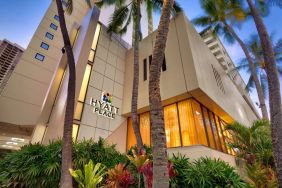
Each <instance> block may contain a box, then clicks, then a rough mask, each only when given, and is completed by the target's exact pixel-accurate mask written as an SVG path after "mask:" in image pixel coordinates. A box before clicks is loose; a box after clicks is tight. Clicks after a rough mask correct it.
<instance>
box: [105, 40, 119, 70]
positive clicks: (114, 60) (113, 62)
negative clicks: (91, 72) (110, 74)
mask: <svg viewBox="0 0 282 188" xmlns="http://www.w3.org/2000/svg"><path fill="white" fill-rule="evenodd" d="M110 44H113V42H111V43H110ZM107 63H109V64H111V65H112V66H114V67H116V65H117V56H116V55H115V53H114V52H108V58H107Z"/></svg>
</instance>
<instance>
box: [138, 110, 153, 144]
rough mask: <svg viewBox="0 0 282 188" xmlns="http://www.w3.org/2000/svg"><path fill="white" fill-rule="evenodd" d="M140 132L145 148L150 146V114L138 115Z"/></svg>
mask: <svg viewBox="0 0 282 188" xmlns="http://www.w3.org/2000/svg"><path fill="white" fill-rule="evenodd" d="M140 132H141V137H142V141H143V143H144V144H146V145H147V146H150V144H151V139H150V113H149V112H147V113H144V114H141V115H140Z"/></svg>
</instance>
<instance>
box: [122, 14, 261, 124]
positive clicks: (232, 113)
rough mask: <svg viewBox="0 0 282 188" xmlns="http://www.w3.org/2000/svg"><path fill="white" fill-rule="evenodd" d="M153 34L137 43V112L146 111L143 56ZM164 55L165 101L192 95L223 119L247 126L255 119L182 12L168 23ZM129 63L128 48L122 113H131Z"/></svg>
mask: <svg viewBox="0 0 282 188" xmlns="http://www.w3.org/2000/svg"><path fill="white" fill-rule="evenodd" d="M155 35H156V32H154V33H153V34H152V35H150V36H148V37H146V38H145V39H144V40H143V41H141V42H140V59H139V61H140V66H139V77H140V83H139V97H138V108H139V111H140V112H141V111H147V110H149V109H148V105H149V100H148V97H149V96H148V82H149V81H148V80H149V79H147V80H146V81H144V80H143V59H144V58H147V61H148V57H149V56H150V55H151V54H152V50H153V48H152V47H153V44H154V39H155ZM165 57H166V64H167V70H166V71H165V72H162V73H161V81H160V83H161V86H160V88H161V97H162V100H163V102H164V104H167V103H172V102H175V101H178V100H182V99H183V98H188V97H194V98H196V99H197V100H199V101H200V102H201V103H203V104H204V105H205V106H207V107H208V108H210V110H212V111H214V112H215V113H216V114H217V115H219V116H221V117H222V118H223V119H224V120H226V121H232V120H233V119H234V120H237V121H240V122H241V123H244V124H247V125H248V124H250V122H251V121H253V120H255V119H256V116H255V113H254V112H253V111H252V110H251V108H250V106H249V105H248V104H247V103H246V102H245V100H244V99H243V97H242V96H241V94H240V92H239V91H238V90H237V88H236V86H235V85H234V84H233V83H232V81H231V80H230V78H229V77H228V75H227V74H226V73H225V72H224V70H223V69H222V67H221V66H220V65H219V63H218V61H217V60H216V58H215V57H214V55H213V54H212V53H211V51H210V50H209V48H208V47H207V46H206V45H205V43H204V42H203V40H202V38H201V37H200V35H199V34H198V33H197V31H196V30H195V29H194V27H193V26H192V25H191V23H190V22H189V21H188V19H187V18H186V17H185V15H184V14H179V15H178V16H177V18H176V19H173V20H172V21H171V23H170V26H169V34H168V40H167V47H166V51H165ZM132 62H133V51H132V49H131V50H130V51H129V52H128V54H127V58H126V77H125V88H124V99H125V100H124V101H123V114H125V115H130V104H131V88H132V78H133V73H132V72H133V63H132ZM212 66H213V67H214V69H215V70H216V71H217V72H218V74H219V75H220V77H221V82H222V87H224V91H222V89H221V88H220V87H218V82H217V80H216V79H215V75H214V70H213V68H212ZM148 75H149V72H148ZM231 117H232V118H231Z"/></svg>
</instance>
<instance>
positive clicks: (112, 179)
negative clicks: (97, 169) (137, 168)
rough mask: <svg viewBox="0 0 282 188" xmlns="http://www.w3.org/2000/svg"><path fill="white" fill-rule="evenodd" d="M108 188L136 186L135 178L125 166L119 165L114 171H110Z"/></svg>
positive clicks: (107, 181)
mask: <svg viewBox="0 0 282 188" xmlns="http://www.w3.org/2000/svg"><path fill="white" fill-rule="evenodd" d="M107 174H108V177H107V180H106V186H105V187H109V188H128V187H129V186H130V185H132V184H134V177H133V176H132V174H131V173H130V172H129V170H127V169H126V167H125V165H124V164H121V163H120V164H117V165H116V166H115V167H114V168H113V169H109V170H108V172H107Z"/></svg>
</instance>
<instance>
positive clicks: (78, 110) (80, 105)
mask: <svg viewBox="0 0 282 188" xmlns="http://www.w3.org/2000/svg"><path fill="white" fill-rule="evenodd" d="M82 109H83V103H82V102H77V104H76V108H75V112H74V119H76V120H80V119H81V114H82Z"/></svg>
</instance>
